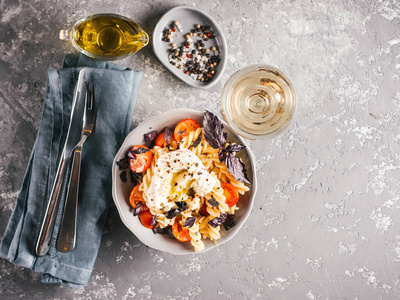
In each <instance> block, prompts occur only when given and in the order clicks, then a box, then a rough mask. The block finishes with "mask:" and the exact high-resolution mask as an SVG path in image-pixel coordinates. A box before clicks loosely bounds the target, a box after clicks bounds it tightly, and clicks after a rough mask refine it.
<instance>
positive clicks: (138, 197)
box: [129, 184, 149, 211]
mask: <svg viewBox="0 0 400 300" xmlns="http://www.w3.org/2000/svg"><path fill="white" fill-rule="evenodd" d="M139 186H140V184H138V185H136V186H135V187H134V188H133V189H132V191H131V194H130V195H129V203H130V204H131V206H132V207H133V208H136V207H137V205H138V203H139V202H142V209H141V211H144V210H149V208H148V207H147V206H146V201H144V199H143V192H141V191H139Z"/></svg>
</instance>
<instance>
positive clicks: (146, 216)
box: [139, 210, 154, 229]
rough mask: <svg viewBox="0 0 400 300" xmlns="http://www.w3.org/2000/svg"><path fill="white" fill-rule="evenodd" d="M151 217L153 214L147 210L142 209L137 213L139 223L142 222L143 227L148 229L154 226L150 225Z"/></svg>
mask: <svg viewBox="0 0 400 300" xmlns="http://www.w3.org/2000/svg"><path fill="white" fill-rule="evenodd" d="M153 217H154V216H153V214H152V213H151V212H150V211H149V210H144V211H143V210H142V211H141V212H140V213H139V220H140V223H142V225H143V226H144V227H146V228H149V229H153V228H154V226H153V225H151V221H153Z"/></svg>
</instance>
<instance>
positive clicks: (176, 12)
mask: <svg viewBox="0 0 400 300" xmlns="http://www.w3.org/2000/svg"><path fill="white" fill-rule="evenodd" d="M174 21H178V22H179V23H181V24H182V26H183V31H182V32H179V33H177V34H178V35H179V36H177V37H175V38H174V41H173V42H174V43H176V44H177V45H178V46H180V45H182V43H183V42H184V41H185V40H186V39H185V37H184V34H186V33H188V32H190V30H191V29H193V26H194V25H196V24H200V25H205V26H210V27H211V29H212V30H211V31H212V32H213V33H214V35H215V38H214V39H211V40H209V41H207V42H206V43H205V44H206V47H207V48H211V47H212V46H216V47H217V48H218V51H219V57H220V63H219V64H218V65H217V67H216V68H215V71H216V75H215V76H214V78H213V79H212V80H211V81H210V82H209V83H204V82H201V81H198V80H195V79H192V77H190V76H189V75H187V74H184V73H183V70H182V69H178V68H176V67H175V66H173V65H171V64H170V63H169V60H168V51H169V49H170V45H171V43H167V42H165V41H162V37H163V29H164V28H170V26H171V24H172V23H173V22H174ZM196 40H197V39H196ZM152 43H153V50H154V53H155V54H156V56H157V58H158V59H159V60H160V62H161V63H162V64H163V65H164V66H165V67H166V68H167V69H168V70H169V71H170V72H171V73H172V74H174V75H175V76H176V77H178V78H179V79H180V80H182V81H183V82H185V83H187V84H188V85H190V86H193V87H196V88H202V89H208V88H211V87H212V86H213V85H214V84H216V83H217V82H218V80H219V79H220V78H221V76H222V74H223V72H224V70H225V66H226V60H227V57H228V53H227V46H226V41H225V37H224V34H223V32H222V30H221V28H220V27H219V25H218V23H217V22H216V21H215V20H214V19H213V18H212V17H211V16H210V15H208V14H206V13H205V12H202V11H200V10H198V9H197V8H194V7H189V6H178V7H174V8H173V9H171V10H169V11H167V12H166V13H165V14H164V15H163V16H162V17H161V19H160V20H159V21H158V23H157V25H156V27H155V28H154V32H153V41H152Z"/></svg>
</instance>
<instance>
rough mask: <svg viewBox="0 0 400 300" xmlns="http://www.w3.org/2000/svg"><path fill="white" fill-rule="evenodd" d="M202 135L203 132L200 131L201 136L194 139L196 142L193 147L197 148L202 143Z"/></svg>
mask: <svg viewBox="0 0 400 300" xmlns="http://www.w3.org/2000/svg"><path fill="white" fill-rule="evenodd" d="M201 136H202V134H201V133H200V134H199V136H198V137H197V139H195V140H194V142H193V144H192V146H193V148H196V147H197V146H198V145H199V144H200V142H201Z"/></svg>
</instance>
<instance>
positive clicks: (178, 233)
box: [172, 220, 192, 243]
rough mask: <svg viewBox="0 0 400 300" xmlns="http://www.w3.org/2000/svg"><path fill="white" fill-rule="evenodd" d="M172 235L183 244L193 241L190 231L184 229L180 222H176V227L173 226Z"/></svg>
mask: <svg viewBox="0 0 400 300" xmlns="http://www.w3.org/2000/svg"><path fill="white" fill-rule="evenodd" d="M172 233H173V234H174V236H175V238H176V239H177V240H178V241H180V242H182V243H185V242H189V241H190V240H191V239H192V238H191V237H190V234H189V229H187V228H186V227H182V226H181V224H179V222H178V220H175V223H174V225H172Z"/></svg>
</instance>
